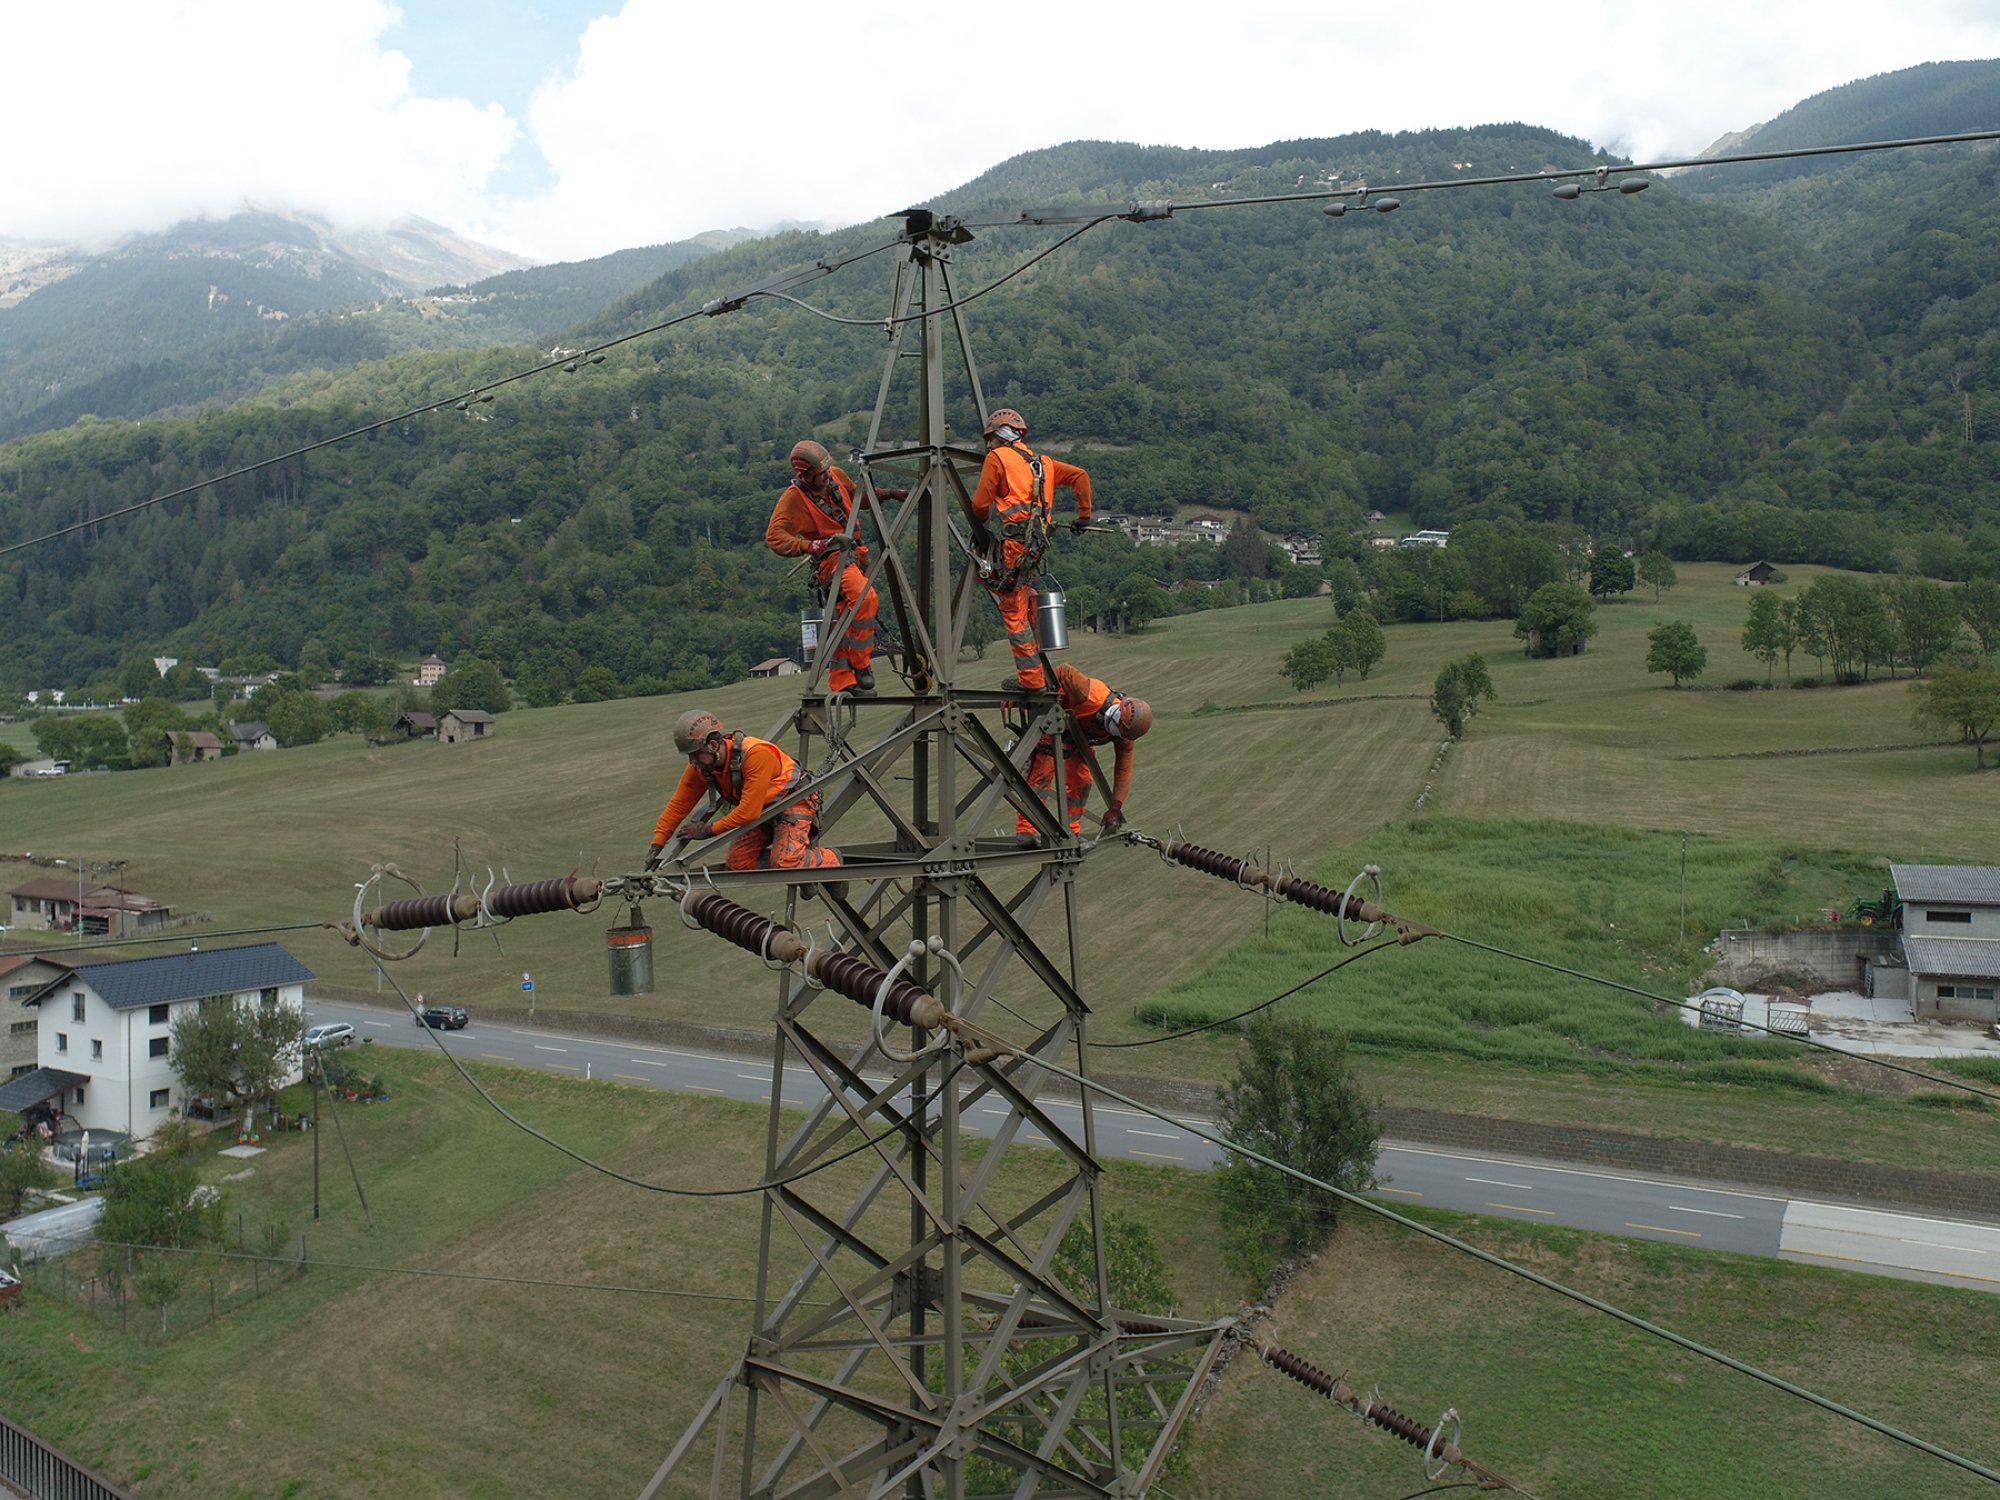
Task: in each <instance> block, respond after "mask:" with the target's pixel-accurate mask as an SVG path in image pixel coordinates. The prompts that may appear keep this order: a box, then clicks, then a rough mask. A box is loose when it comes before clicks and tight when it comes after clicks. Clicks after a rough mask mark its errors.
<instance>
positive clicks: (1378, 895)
mask: <svg viewBox="0 0 2000 1500" xmlns="http://www.w3.org/2000/svg"><path fill="white" fill-rule="evenodd" d="M1364 880H1372V881H1374V882H1375V900H1374V902H1373V903H1372V904H1373V905H1374V906H1376V907H1377V908H1380V906H1381V905H1382V867H1381V866H1380V865H1363V866H1362V867H1361V873H1360V874H1359V875H1356V876H1355V877H1354V878H1353V879H1352V880H1350V881H1349V882H1348V883H1347V890H1346V891H1345V892H1344V893H1343V894H1342V896H1341V898H1340V908H1339V910H1337V911H1335V912H1334V914H1333V924H1334V930H1335V931H1336V932H1337V933H1338V934H1339V935H1340V941H1341V944H1342V946H1343V947H1348V948H1359V947H1360V946H1361V945H1362V944H1363V943H1365V942H1367V941H1368V940H1369V939H1370V938H1372V937H1374V936H1375V934H1376V933H1378V932H1380V931H1381V930H1382V919H1381V918H1380V917H1377V918H1376V919H1375V920H1374V921H1373V922H1370V923H1369V924H1368V925H1367V927H1365V928H1364V929H1362V933H1361V936H1359V937H1349V936H1348V935H1347V908H1348V906H1349V905H1350V904H1351V903H1352V902H1353V900H1354V893H1355V891H1356V890H1357V889H1359V888H1360V885H1361V882H1362V881H1364Z"/></svg>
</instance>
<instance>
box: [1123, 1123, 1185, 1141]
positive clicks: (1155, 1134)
mask: <svg viewBox="0 0 2000 1500" xmlns="http://www.w3.org/2000/svg"><path fill="white" fill-rule="evenodd" d="M1125 1133H1126V1134H1127V1135H1149V1136H1151V1137H1152V1138H1153V1139H1154V1140H1156V1141H1178V1140H1180V1139H1182V1136H1181V1133H1180V1132H1179V1131H1178V1130H1135V1129H1133V1128H1132V1127H1131V1126H1129V1125H1128V1126H1126V1127H1125Z"/></svg>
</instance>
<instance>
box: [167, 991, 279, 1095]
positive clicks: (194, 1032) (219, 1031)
mask: <svg viewBox="0 0 2000 1500" xmlns="http://www.w3.org/2000/svg"><path fill="white" fill-rule="evenodd" d="M305 1029H306V1023H305V1016H304V1013H303V1012H301V1011H299V1010H297V1009H296V1008H294V1007H292V1006H289V1005H280V1004H278V1003H276V1002H275V1001H266V1002H259V1003H245V1002H242V1001H239V1000H238V999H237V998H236V997H235V996H233V995H212V996H210V997H209V998H208V999H206V1000H203V1001H201V1002H200V1003H199V1004H197V1005H194V1006H192V1007H190V1008H188V1009H186V1010H183V1011H182V1012H181V1014H180V1015H179V1016H178V1017H177V1018H176V1019H175V1021H174V1026H173V1032H172V1037H173V1040H172V1043H171V1055H172V1057H173V1063H174V1071H175V1072H176V1073H178V1074H179V1075H180V1079H181V1084H182V1087H183V1088H184V1089H185V1090H186V1091H187V1094H188V1096H189V1097H190V1098H194V1099H213V1100H216V1101H219V1102H233V1101H236V1100H242V1099H247V1100H250V1101H252V1102H256V1101H259V1100H264V1099H268V1098H270V1097H271V1095H273V1094H275V1093H276V1092H277V1091H278V1090H279V1089H281V1088H283V1087H284V1085H285V1082H286V1080H287V1079H289V1078H290V1077H291V1075H292V1073H293V1071H294V1070H295V1069H296V1068H297V1066H298V1063H299V1043H300V1038H301V1037H303V1036H304V1035H305Z"/></svg>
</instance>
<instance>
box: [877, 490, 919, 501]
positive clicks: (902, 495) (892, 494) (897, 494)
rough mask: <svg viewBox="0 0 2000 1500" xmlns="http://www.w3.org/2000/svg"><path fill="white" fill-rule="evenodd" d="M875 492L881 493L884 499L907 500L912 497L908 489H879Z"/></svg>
mask: <svg viewBox="0 0 2000 1500" xmlns="http://www.w3.org/2000/svg"><path fill="white" fill-rule="evenodd" d="M875 493H876V494H878V495H880V496H881V497H882V498H883V499H884V500H907V499H909V498H910V492H909V491H908V490H883V489H878V490H876V491H875Z"/></svg>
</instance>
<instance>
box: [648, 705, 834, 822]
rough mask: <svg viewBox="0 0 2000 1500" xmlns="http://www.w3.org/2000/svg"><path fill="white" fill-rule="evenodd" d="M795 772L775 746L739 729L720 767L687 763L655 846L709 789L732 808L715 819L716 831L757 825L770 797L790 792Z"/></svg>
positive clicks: (726, 747) (793, 764) (788, 758)
mask: <svg viewBox="0 0 2000 1500" xmlns="http://www.w3.org/2000/svg"><path fill="white" fill-rule="evenodd" d="M797 773H798V762H796V761H794V760H793V759H792V758H791V756H789V755H787V754H785V752H784V751H783V750H782V749H780V748H779V747H778V746H776V745H774V744H772V743H771V742H770V741H769V740H760V739H758V738H756V737H755V736H754V735H748V734H744V733H743V732H742V731H741V730H738V731H737V732H736V733H735V734H733V735H731V736H730V737H729V740H728V742H727V743H726V744H725V745H724V747H723V755H722V760H721V763H720V764H719V765H717V766H716V768H715V770H714V771H712V772H704V771H702V769H701V768H700V767H699V766H697V765H696V764H695V763H694V762H693V761H689V762H688V766H687V769H686V770H685V771H683V772H681V779H680V785H678V786H676V787H675V788H674V798H673V801H671V802H669V803H668V804H667V810H666V811H665V812H663V813H661V814H660V821H659V823H658V824H656V825H655V826H654V829H653V842H654V843H656V844H664V843H665V842H666V841H667V840H668V839H670V838H672V837H673V835H674V830H675V829H677V828H679V827H680V826H681V824H682V823H684V822H686V821H687V816H688V814H689V813H691V812H693V811H694V810H695V805H696V804H697V803H699V802H700V801H701V799H702V795H703V794H704V793H706V792H709V791H714V792H715V793H716V795H717V796H719V797H721V799H722V800H723V802H724V803H725V804H729V803H734V804H735V805H734V807H732V808H731V809H730V811H729V812H728V813H727V814H726V815H725V816H723V817H720V818H717V819H716V820H715V823H714V828H715V831H716V832H717V833H726V832H728V831H729V830H730V829H732V828H740V827H741V826H742V825H743V824H745V823H751V822H755V821H756V820H757V818H758V817H759V816H760V815H761V814H762V813H763V811H764V809H765V808H766V807H768V806H769V805H770V803H771V800H772V798H773V797H776V796H782V795H783V794H784V792H785V791H786V790H788V789H789V788H790V786H791V785H792V783H793V781H794V780H796V779H797Z"/></svg>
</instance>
